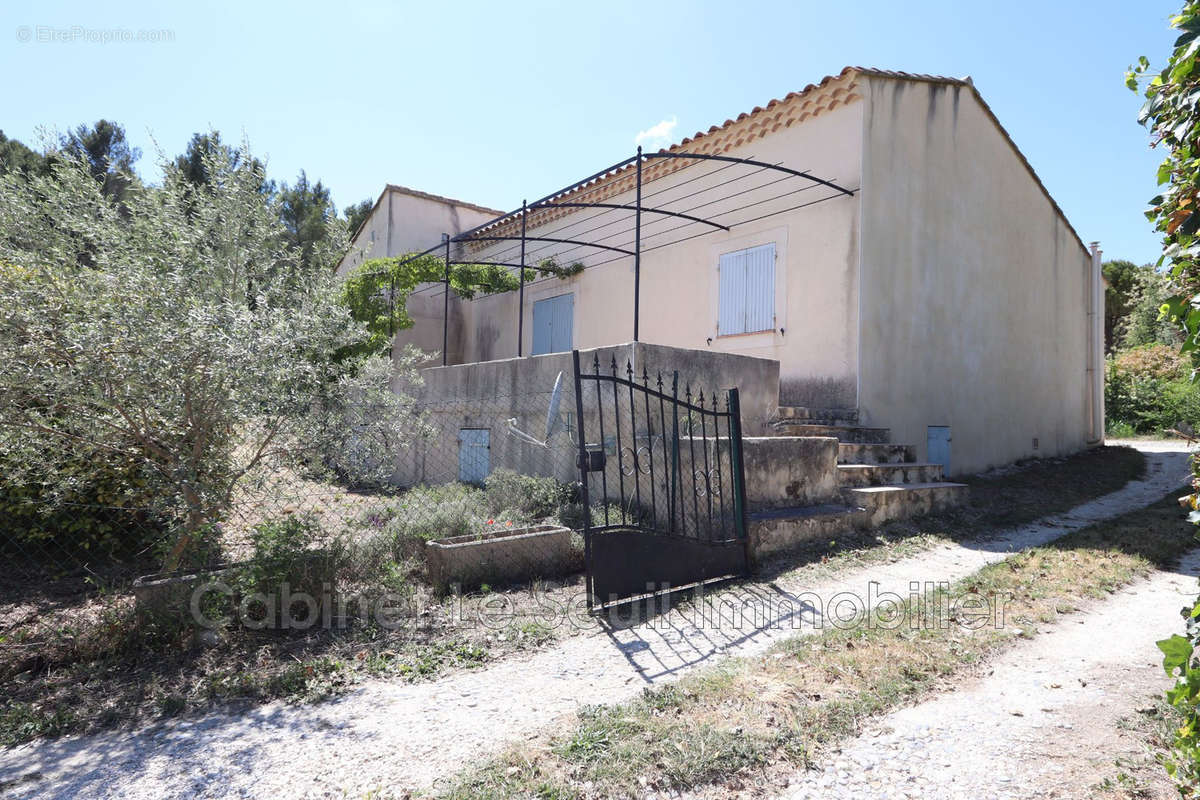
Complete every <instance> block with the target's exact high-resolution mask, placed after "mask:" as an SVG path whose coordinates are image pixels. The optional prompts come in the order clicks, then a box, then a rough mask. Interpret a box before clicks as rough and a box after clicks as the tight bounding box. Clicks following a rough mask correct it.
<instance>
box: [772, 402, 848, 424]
mask: <svg viewBox="0 0 1200 800" xmlns="http://www.w3.org/2000/svg"><path fill="white" fill-rule="evenodd" d="M777 419H794V420H808V421H810V422H822V423H843V424H850V425H854V424H855V423H857V422H858V409H857V408H808V407H806V406H780V407H779V411H778V414H777Z"/></svg>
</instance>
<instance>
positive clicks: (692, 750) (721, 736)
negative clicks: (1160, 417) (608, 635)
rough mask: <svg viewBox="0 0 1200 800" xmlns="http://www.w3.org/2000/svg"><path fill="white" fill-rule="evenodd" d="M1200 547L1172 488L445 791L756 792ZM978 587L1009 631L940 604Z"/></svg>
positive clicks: (619, 709)
mask: <svg viewBox="0 0 1200 800" xmlns="http://www.w3.org/2000/svg"><path fill="white" fill-rule="evenodd" d="M1194 546H1195V531H1194V528H1193V526H1192V525H1190V524H1188V523H1187V522H1186V521H1185V520H1184V519H1183V518H1182V516H1181V514H1180V513H1179V508H1178V506H1177V505H1176V504H1175V500H1174V496H1171V497H1168V498H1165V499H1164V500H1163V501H1161V502H1159V503H1157V504H1155V505H1153V506H1150V507H1148V508H1146V509H1143V510H1140V511H1137V512H1134V513H1131V514H1128V515H1125V516H1123V517H1120V518H1118V519H1116V520H1113V521H1110V522H1107V523H1102V524H1098V525H1095V526H1092V527H1089V528H1087V529H1084V530H1082V531H1078V532H1076V533H1072V534H1069V535H1068V536H1066V537H1064V538H1063V539H1061V540H1059V541H1058V542H1057V543H1055V544H1052V545H1048V546H1046V547H1040V548H1036V549H1033V550H1029V551H1025V552H1022V553H1019V554H1016V555H1014V556H1013V557H1011V558H1009V559H1008V560H1007V561H1004V562H1001V563H998V564H994V565H991V566H988V567H986V568H984V569H982V570H980V571H979V572H978V573H976V574H974V575H972V576H971V577H969V578H967V579H965V580H963V581H960V582H959V583H957V584H955V585H954V586H952V587H951V589H950V590H949V591H948V592H945V593H940V594H939V595H938V596H937V597H936V598H934V599H935V601H937V602H926V603H924V604H921V605H920V606H919V607H918V606H914V605H912V604H909V605H908V606H907V607H906V609H905V615H904V617H903V618H904V620H905V624H903V625H900V626H895V627H893V626H887V627H884V626H881V625H878V624H875V625H868V624H865V621H864V624H860V625H857V626H855V627H854V628H853V629H850V630H837V629H834V630H829V631H826V632H824V633H822V634H820V635H814V636H804V637H796V638H793V639H791V640H789V641H787V642H784V643H782V644H780V645H779V646H777V647H775V648H773V649H772V650H771V651H770V652H768V653H766V654H765V655H763V656H761V657H756V658H749V659H735V660H731V661H730V662H728V663H727V664H725V665H723V666H721V667H719V668H716V669H713V670H708V671H705V672H702V673H698V674H693V675H691V676H688V677H685V678H683V679H682V680H680V681H679V682H678V683H677V684H675V685H672V686H667V687H664V688H660V689H654V690H647V691H646V692H644V693H643V694H642V695H641V696H640V697H639V698H637V699H636V700H634V701H631V702H628V703H623V704H619V705H612V706H602V707H598V708H590V709H586V710H584V711H583V712H582V713H581V714H580V715H579V718H578V720H577V721H576V723H575V724H574V726H573V728H572V729H571V730H569V731H567V732H566V733H560V732H548V733H547V734H546V735H545V736H544V738H542V739H540V740H537V741H535V742H532V743H529V744H527V745H524V746H522V747H521V748H518V749H514V750H511V751H509V752H507V753H504V754H503V755H501V756H500V757H498V758H496V759H494V760H492V761H490V762H489V763H487V764H486V765H484V766H483V767H480V768H478V769H474V770H471V771H468V772H466V773H463V774H461V775H459V776H457V777H456V778H455V779H454V780H453V781H452V782H450V784H449V785H448V786H446V787H445V788H444V789H443V790H442V795H443V796H444V797H447V798H468V797H472V798H474V797H493V798H506V797H514V798H515V797H531V796H532V797H559V798H567V797H571V798H593V797H632V796H640V795H642V794H645V793H646V792H647V791H648V790H650V791H683V790H690V791H693V792H697V793H699V794H702V795H709V794H711V795H712V796H714V797H728V796H746V797H755V796H760V795H761V794H763V793H766V792H768V791H773V790H778V789H780V788H781V784H780V783H779V779H780V778H781V777H782V776H784V775H785V774H786V773H787V772H788V771H791V770H794V769H795V768H798V767H804V766H806V765H807V764H809V763H810V762H811V761H812V759H813V758H814V757H815V755H816V754H817V753H819V752H820V751H821V750H823V749H824V748H827V747H828V746H829V745H831V744H832V743H834V742H836V741H838V740H840V739H842V738H845V737H847V736H850V735H853V734H855V733H856V732H857V731H859V730H860V729H861V726H862V723H863V721H864V720H866V719H867V718H869V717H872V716H875V715H878V714H881V713H883V712H886V711H888V710H889V709H892V708H895V707H897V706H899V705H902V704H905V703H910V702H914V701H915V700H917V699H919V698H920V697H922V696H924V695H926V694H928V693H929V692H931V691H934V690H937V689H938V688H940V687H943V686H945V685H947V684H948V683H949V682H950V681H951V680H952V679H954V678H956V677H958V676H960V675H962V674H963V673H966V672H969V671H971V670H972V669H974V668H975V667H976V666H977V665H978V664H980V663H981V662H983V661H985V660H987V659H988V658H989V657H990V656H991V655H993V654H994V653H995V652H997V651H998V650H999V649H1001V648H1003V647H1006V646H1009V645H1010V644H1011V643H1012V642H1013V641H1014V640H1015V639H1017V638H1019V637H1033V636H1036V635H1037V633H1038V629H1039V627H1045V626H1047V625H1052V624H1054V623H1055V622H1056V621H1057V620H1058V619H1059V618H1060V617H1062V616H1063V615H1066V614H1070V613H1071V612H1072V611H1075V610H1076V609H1078V608H1079V606H1080V605H1081V604H1082V603H1084V602H1087V601H1089V600H1094V599H1100V598H1104V597H1106V596H1107V595H1108V594H1110V593H1111V592H1113V591H1115V590H1116V589H1118V588H1120V587H1122V586H1124V585H1126V584H1128V583H1130V582H1131V581H1133V580H1135V579H1137V578H1139V577H1142V576H1145V575H1146V574H1148V573H1149V572H1150V571H1151V570H1152V569H1154V568H1155V567H1158V566H1166V565H1168V564H1170V563H1172V562H1173V561H1174V560H1175V559H1176V558H1178V556H1179V555H1181V554H1182V553H1183V552H1185V551H1187V550H1188V549H1190V548H1192V547H1194ZM969 594H973V595H979V596H983V597H986V598H993V599H995V598H1003V599H1004V600H1005V608H1006V610H1007V614H1006V624H1005V625H1003V626H1000V627H991V626H986V627H982V628H978V629H976V628H975V627H973V626H972V625H970V624H968V623H969V619H968V618H967V617H966V616H965V615H964V614H962V613H959V614H953V613H946V610H945V609H946V608H948V607H951V606H953V604H954V602H955V601H957V600H960V599H962V598H964V597H966V596H967V595H969ZM874 621H875V622H876V623H878V622H879V619H878V618H874ZM913 622H915V623H917V624H916V625H915V626H914V625H912V624H910V623H913Z"/></svg>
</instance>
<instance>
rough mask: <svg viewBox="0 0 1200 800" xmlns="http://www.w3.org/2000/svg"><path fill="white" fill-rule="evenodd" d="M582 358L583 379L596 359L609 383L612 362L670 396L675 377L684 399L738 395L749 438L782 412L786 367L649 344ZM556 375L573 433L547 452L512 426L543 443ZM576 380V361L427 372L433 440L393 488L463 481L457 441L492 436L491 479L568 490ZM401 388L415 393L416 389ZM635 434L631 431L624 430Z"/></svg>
mask: <svg viewBox="0 0 1200 800" xmlns="http://www.w3.org/2000/svg"><path fill="white" fill-rule="evenodd" d="M580 355H581V363H582V366H583V369H584V370H585V371H590V370H591V369H592V363H593V362H592V359H593V357H598V358H599V359H600V362H601V364H602V372H603V374H610V373H609V371H608V370H609V364H610V363H611V359H613V358H616V360H617V363H618V364H619V365H620V375H621V376H622V377H624V367H625V364H626V362H629V363H630V364H631V366H632V367H633V369H634V371H635V374H637V375H638V376H639V377H640V375H641V373H642V371H643V370H645V371H646V372H647V373H648V374H649V375H651V376H652V382H653V380H654V379H655V378H656V377H657V374H658V373H659V371H662V373H663V377H664V381H665V382H666V385H667V387H669V385H670V380H671V378H670V376H671V373H672V372H674V371H676V370H677V371H678V372H679V376H680V377H679V380H680V396H681V397H682V396H683V392H684V385H685V384H687V385H690V386H691V388H692V391H693V392H694V393H698V392H699V391H700V390H703V391H704V393H705V396H706V398H707V397H711V396H712V393H713V391H714V390H715V391H717V392H718V396H719V397H722V396H723V390H725V389H729V388H731V387H735V386H736V387H741V388H740V389H739V395H740V401H741V406H742V425H743V430H744V432H745V434H746V435H747V436H752V435H755V434H756V433H761V432H762V431H763V430H765V428H766V423H767V420H768V419H769V418H770V416H771V415H772V414H773V412H774V410H775V405H776V398H777V397H778V393H779V365H778V364H777V363H776V362H774V361H770V360H767V359H759V358H750V357H745V356H737V355H732V354H726V353H706V352H699V351H694V350H681V349H676V348H671V347H663V346H656V345H647V344H644V343H639V344H636V345H635V344H628V343H627V344H622V345H616V346H613V347H604V348H596V349H594V350H585V351H583V352H582V353H581V354H580ZM559 372H561V373H563V380H564V389H563V395H562V401H561V406H560V410H561V414H560V418H561V420H562V422H563V424H564V425H566V426H567V427H569V428H570V431H569V433H567V434H560V435H558V436H556V437H555V438H554V439H553V441H552V443H551V446H550V447H549V448H541V447H537V446H535V445H530V444H528V443H526V442H524V441H522V440H521V439H519V438H518V437H515V436H513V435H511V434H510V433H509V432H508V426H507V424H506V423H507V420H509V419H515V420H516V426H517V428H518V429H519V430H522V431H526V432H529V433H530V435H533V436H536V437H541V436H543V435H544V432H545V427H546V413H547V410H548V408H549V404H550V398H551V390H552V388H553V386H554V382H555V377H556V376H557V375H558V373H559ZM573 376H574V371H573V365H572V359H571V354H570V353H552V354H548V355H542V356H534V357H531V358H510V359H501V360H497V361H489V362H483V363H473V364H461V365H454V366H448V367H433V368H429V369H425V370H423V371H422V377H423V379H424V385H423V386H422V387H420V388H419V389H417V390H416V393H417V398H418V404H419V406H420V407H421V409H422V411H423V412H424V413H425V418H426V421H427V422H428V423H429V425H430V426H431V428H432V435H431V436H430V437H428V438H426V439H423V440H421V441H419V442H417V443H416V444H414V445H413V446H411V447H409V448H406V450H405V451H404V452H402V453H399V454H398V455H397V469H396V474H395V480H396V482H397V483H399V484H401V485H406V486H408V485H413V484H417V483H447V482H451V481H454V480H457V478H458V472H457V464H458V434H459V431H460V429H462V428H478V429H486V430H488V431H490V441H491V444H490V448H491V449H490V459H491V461H490V463H491V468H492V469H493V470H495V469H497V468H500V467H506V468H509V469H514V470H516V471H518V472H522V473H524V474H528V475H545V476H551V477H555V478H558V479H559V480H562V481H570V480H575V479H576V478H577V469H576V466H575V447H576V446H577V445H575V444H572V442H573V441H574V440H575V430H574V425H575V424H576V423H575V422H574V420H575V413H576V406H575V394H574V378H573ZM652 385H653V384H652ZM396 388H398V389H403V390H405V391H413V390H412V389H411V388H410V387H401V386H397V387H396ZM588 389H590V391H591V394H588V395H585V398H584V400H585V410H584V413H585V414H594V413H595V409H596V408H597V406H596V403H595V394H594V392H595V387H594V385H593V384H588V386H587V387H585V390H588ZM667 391H669V388H668V389H667ZM604 407H605V409H606V410H605V414H606V415H611V414H612V407H611V406H610V405H608V403H607V400H606V402H605V406H604ZM722 409H723V404H722ZM634 416H635V417H637V418H639V419H640V420H641V423H640V427H639V430H638V431H637V435H639V436H641V435H644V434H645V430H644V425H645V417H644V416H643V415H642V409H641V407H639V408H638V409H637V411H636V413H635V414H634ZM621 421H622V425H628V424H629V423H630V419H629V418H628V417H625V416H624V415H622V417H621ZM596 429H597V426H596V423H595V421H594V420H593V421H591V422H590V423H589V430H591V431H595V430H596ZM607 430H608V433H609V434H612V433H613V431H614V428H613V419H612V418H611V416H610V418H609V419H608V423H607ZM629 433H632V432H631V431H627V434H629ZM616 465H617V462H616V461H615V460H614V461H613V462H612V465H611V469H616ZM689 474H690V473H689ZM614 477H615V474H614Z"/></svg>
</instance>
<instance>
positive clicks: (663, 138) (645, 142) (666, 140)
mask: <svg viewBox="0 0 1200 800" xmlns="http://www.w3.org/2000/svg"><path fill="white" fill-rule="evenodd" d="M677 122H678V120H676V119H675V117H674V116H673V115H672V117H671V118H670V119H664V120H663V121H662V122H660V123H658V124H657V125H652V126H650V127H649V128H647V129H646V130H644V131H640V132H639V133H638V135H637V136H635V137H633V143H634V144H638V145H642V146H643V147H646V148H648V149H654V150H656V149H658V148H660V147H666V146H667V145H669V144H670V143H671V142H672V140H673V139H674V138H675V125H676V124H677Z"/></svg>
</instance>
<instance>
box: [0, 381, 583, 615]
mask: <svg viewBox="0 0 1200 800" xmlns="http://www.w3.org/2000/svg"><path fill="white" fill-rule="evenodd" d="M539 389H540V390H539V391H531V392H516V393H512V394H509V395H497V394H496V393H495V392H494V391H488V392H486V393H479V392H475V393H471V392H463V393H460V394H457V395H454V396H445V394H446V393H444V392H439V396H437V397H434V398H428V399H418V401H417V404H416V407H415V408H414V409H413V414H412V424H413V427H414V431H413V432H412V436H411V437H410V439H409V440H408V441H407V442H405V443H404V444H403V445H402V446H400V447H399V448H397V450H396V452H395V463H394V470H393V473H392V475H391V479H390V480H389V481H386V482H375V483H371V484H363V483H358V482H356V481H355V479H354V470H353V469H352V468H347V464H351V465H352V464H353V461H354V450H355V448H354V432H353V431H350V432H349V436H348V437H347V441H348V442H349V444H348V445H347V446H346V447H345V449H344V450H343V451H342V452H341V453H339V454H338V457H337V459H336V461H337V462H338V463H337V465H336V468H330V464H329V463H316V462H313V463H309V464H304V463H289V462H284V461H282V460H275V461H265V462H264V463H263V465H262V466H261V467H260V468H259V469H257V470H255V471H254V472H252V473H248V474H247V475H246V476H245V477H244V478H243V480H242V481H241V482H240V483H239V484H238V485H237V487H236V489H235V490H234V491H233V492H232V493H231V494H230V496H229V498H228V502H227V503H225V504H224V505H223V507H222V513H221V515H220V518H219V519H218V520H215V521H213V522H211V523H210V524H206V525H205V526H203V527H202V529H201V530H200V531H199V532H198V533H197V534H196V535H195V536H194V537H193V539H192V541H191V542H190V544H189V547H188V551H187V552H188V556H187V558H186V559H185V561H183V562H182V563H181V566H180V568H179V569H176V570H174V571H173V572H171V573H161V570H162V565H163V563H164V560H165V558H166V557H167V555H168V554H169V552H170V551H171V549H172V547H173V546H174V545H175V544H177V542H178V541H179V538H180V535H181V529H182V527H183V521H182V520H181V519H180V518H179V517H178V515H174V516H172V515H170V514H164V512H163V509H164V506H163V504H162V503H158V502H150V500H151V499H152V498H150V497H149V496H148V495H147V492H148V491H150V490H149V488H148V486H147V485H143V483H144V482H143V481H142V479H141V478H140V477H139V475H140V473H139V471H138V469H137V465H135V464H129V463H126V462H124V461H122V460H121V459H113V469H112V470H111V476H110V478H109V479H108V480H107V481H106V483H105V485H95V483H94V481H93V482H92V483H87V482H83V481H81V482H79V483H78V484H77V485H72V486H66V487H63V486H55V487H53V490H52V491H51V490H48V489H47V487H42V486H28V485H24V486H22V485H14V484H12V483H11V482H10V485H7V486H5V487H4V495H3V502H4V508H5V512H6V515H7V517H8V520H7V524H6V525H5V526H4V527H3V528H2V529H0V553H2V554H3V560H4V566H3V573H4V580H3V583H4V584H5V586H6V589H5V590H4V591H3V593H4V594H5V595H7V597H6V598H5V603H6V604H7V605H8V607H10V608H11V607H13V606H14V605H19V604H20V603H21V602H22V598H27V597H29V596H30V595H31V594H33V593H40V594H42V595H45V593H46V592H47V591H51V593H52V592H53V591H59V592H60V593H71V592H79V591H81V590H83V589H95V588H101V587H102V588H104V589H106V590H109V591H118V592H123V593H131V594H133V595H135V596H136V598H137V601H138V602H139V603H143V604H151V605H153V604H157V603H161V602H164V601H171V602H174V603H176V604H177V605H178V604H180V603H181V602H182V601H183V599H184V598H183V596H182V595H181V594H180V593H181V592H194V590H195V588H196V587H197V586H198V585H200V584H201V583H202V582H204V581H213V580H215V581H217V582H218V583H220V584H221V586H219V587H218V588H217V589H214V590H213V591H214V592H216V593H220V594H223V595H224V596H226V597H227V598H228V599H230V600H231V601H233V602H234V603H235V604H236V602H237V601H238V600H240V599H241V598H242V597H243V596H246V595H249V594H255V593H257V594H258V595H266V596H268V597H274V596H275V595H276V594H277V593H278V591H279V588H280V586H281V585H283V584H287V590H288V591H289V592H290V594H292V595H300V594H307V595H308V596H310V597H312V598H315V601H316V611H317V612H318V613H320V614H323V615H327V614H328V613H330V610H332V613H334V614H335V615H338V614H339V613H353V612H354V609H353V608H352V609H351V610H350V612H345V611H344V608H343V609H339V602H340V603H341V605H342V606H344V605H345V598H346V597H352V598H354V599H355V600H357V601H358V602H359V604H360V605H363V604H364V603H369V602H374V599H375V598H377V597H378V596H380V595H382V594H384V593H387V594H390V595H392V596H399V597H402V598H404V599H405V603H402V604H401V605H407V606H411V607H413V608H417V607H420V606H421V605H422V603H421V602H420V600H421V599H422V598H424V599H430V598H432V599H436V598H437V597H440V596H443V595H445V594H447V593H453V592H459V591H461V592H471V591H477V590H480V589H482V590H484V591H487V590H489V589H497V588H500V587H508V586H514V585H520V584H524V583H527V582H529V581H532V580H536V579H553V578H562V577H564V576H569V575H572V574H574V573H578V572H580V571H581V570H582V569H583V545H582V538H581V535H580V533H579V529H581V528H582V527H583V516H582V515H583V508H582V506H581V504H580V496H579V495H580V493H579V486H578V472H577V464H576V454H577V444H576V442H575V436H576V425H575V420H574V415H573V409H574V407H575V405H574V395H573V392H574V388H573V382H572V380H571V379H570V376H565V377H563V378H561V379H560V381H559V382H558V384H557V385H556V386H555V387H554V388H553V389H551V388H550V387H539ZM90 455H91V457H92V458H104V457H105V454H104V453H101V452H99V451H97V452H94V453H91V454H90ZM88 474H89V475H91V476H94V474H95V471H94V470H91V471H89V473H88ZM106 474H108V473H106ZM51 586H53V587H57V589H55V590H48V589H47V587H51ZM225 586H228V587H229V590H228V592H226V590H225V588H224V587H225ZM278 599H279V600H280V601H281V602H282V601H284V600H286V598H282V597H281V598H278ZM251 605H252V606H253V604H251ZM305 605H308V601H303V602H301V603H300V604H299V605H298V606H296V608H295V609H293V611H295V612H296V615H298V616H303V613H302V612H304V611H305V609H304V608H303V606H305ZM327 606H328V607H329V608H327ZM309 608H312V606H311V605H310V606H309ZM201 610H203V609H201ZM255 610H257V611H258V616H259V619H258V620H256V621H257V622H261V621H262V620H261V617H262V614H264V613H266V610H265V609H264V608H263V606H262V604H261V603H260V604H259V605H258V606H253V607H252V608H250V611H255ZM195 611H196V609H191V612H192V613H193V616H194V615H195ZM272 614H273V615H275V616H278V615H279V609H278V608H277V609H275V611H274V612H272Z"/></svg>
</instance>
